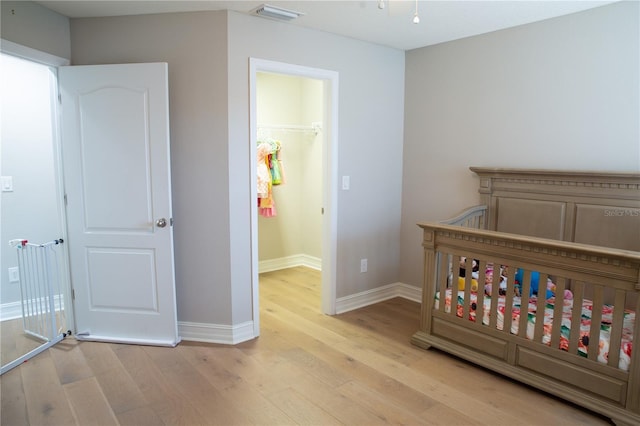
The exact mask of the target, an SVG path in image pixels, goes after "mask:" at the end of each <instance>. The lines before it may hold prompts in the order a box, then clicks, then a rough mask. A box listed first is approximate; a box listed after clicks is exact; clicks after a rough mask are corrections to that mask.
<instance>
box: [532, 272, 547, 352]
mask: <svg viewBox="0 0 640 426" xmlns="http://www.w3.org/2000/svg"><path fill="white" fill-rule="evenodd" d="M545 277H546V275H545ZM545 279H546V278H545ZM546 307H547V302H546V300H544V298H540V295H538V298H537V300H536V326H535V329H534V332H533V340H534V341H535V342H538V343H540V342H542V338H543V336H544V311H545V308H546Z"/></svg>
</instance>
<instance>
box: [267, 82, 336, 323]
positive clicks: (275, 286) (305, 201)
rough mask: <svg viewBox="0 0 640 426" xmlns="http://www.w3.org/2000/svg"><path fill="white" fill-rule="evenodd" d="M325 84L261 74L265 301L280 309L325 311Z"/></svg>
mask: <svg viewBox="0 0 640 426" xmlns="http://www.w3.org/2000/svg"><path fill="white" fill-rule="evenodd" d="M322 87H323V81H322V80H318V79H311V78H306V77H300V76H291V75H283V74H274V73H265V72H259V73H258V74H257V75H256V105H257V110H256V118H257V122H258V136H257V159H256V161H257V162H258V165H257V168H258V171H257V173H258V203H259V204H258V269H259V274H260V278H259V281H260V293H261V295H262V300H263V302H264V301H265V300H270V301H276V300H277V301H278V302H277V303H279V304H280V306H286V307H288V308H295V306H291V305H300V306H303V305H304V306H305V307H306V308H307V309H310V310H312V311H319V310H320V308H321V292H320V290H321V281H322V280H321V273H322V272H321V271H322V186H323V170H322V149H323V145H324V142H323V138H324V132H323V129H322V123H323V122H324V118H323V113H324V106H323V103H324V99H323V90H322Z"/></svg>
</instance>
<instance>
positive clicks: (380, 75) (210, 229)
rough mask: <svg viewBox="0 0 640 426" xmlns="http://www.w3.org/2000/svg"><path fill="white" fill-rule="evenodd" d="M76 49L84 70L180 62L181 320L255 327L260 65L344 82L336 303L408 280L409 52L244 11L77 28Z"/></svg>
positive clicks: (172, 76)
mask: <svg viewBox="0 0 640 426" xmlns="http://www.w3.org/2000/svg"><path fill="white" fill-rule="evenodd" d="M227 18H228V19H227ZM71 40H72V63H73V64H100V63H119V62H151V61H166V62H168V63H169V86H170V87H169V93H170V108H171V111H170V112H171V143H172V149H171V155H172V169H173V170H172V173H173V203H174V217H175V220H176V223H175V227H174V235H175V246H176V281H177V299H178V319H179V320H180V321H189V322H198V323H212V324H239V323H243V322H246V321H250V320H251V319H252V305H251V274H250V268H249V267H248V266H249V264H250V253H251V238H250V204H249V203H251V202H253V200H251V198H250V185H252V184H253V183H252V182H250V179H249V177H250V174H249V172H250V169H249V167H250V156H249V155H250V152H249V143H250V142H249V136H250V135H249V92H248V91H249V84H248V82H249V66H248V65H249V58H250V57H257V58H261V59H270V60H277V61H281V62H287V63H294V64H301V65H305V66H311V67H317V68H323V69H330V70H335V71H338V72H339V73H340V100H339V101H340V106H339V112H340V117H339V119H340V127H339V136H340V141H339V168H340V170H339V174H340V175H343V174H348V175H350V176H351V182H352V188H351V190H350V191H348V192H340V194H339V198H338V208H339V211H338V227H339V229H338V259H339V261H338V264H337V271H338V282H337V294H338V297H340V296H344V295H348V294H352V293H356V292H360V291H364V290H367V289H371V288H375V287H378V286H380V285H385V284H389V283H390V282H394V281H396V280H397V276H398V263H399V259H398V253H399V238H398V235H399V231H400V188H401V179H402V125H403V122H402V120H403V119H402V117H403V104H404V99H403V98H404V93H403V87H404V52H402V51H398V50H395V49H389V48H385V47H380V46H376V45H372V44H368V43H363V42H360V41H356V40H352V39H347V38H344V37H338V36H334V35H331V34H327V33H324V32H320V31H312V30H307V29H304V28H299V27H295V26H292V25H286V24H281V23H278V22H273V21H269V20H266V19H262V18H257V17H250V16H246V15H242V14H238V13H234V12H230V13H228V15H227V13H226V12H206V13H179V14H164V15H143V16H129V17H113V18H95V19H74V20H72V23H71ZM356 56H357V57H358V61H354V60H353V58H354V57H356ZM381 159H383V160H384V177H383V178H382V179H381V178H380V170H379V169H377V168H376V164H377V163H378V162H380V160H381ZM363 257H367V258H368V259H369V272H368V273H367V274H360V272H359V265H360V258H363Z"/></svg>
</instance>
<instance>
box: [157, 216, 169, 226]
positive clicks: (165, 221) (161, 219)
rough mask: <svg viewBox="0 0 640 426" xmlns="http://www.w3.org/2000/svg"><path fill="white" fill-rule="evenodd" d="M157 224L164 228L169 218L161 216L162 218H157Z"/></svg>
mask: <svg viewBox="0 0 640 426" xmlns="http://www.w3.org/2000/svg"><path fill="white" fill-rule="evenodd" d="M156 226H157V227H158V228H164V227H165V226H167V219H165V218H164V217H163V218H160V219H158V220H156Z"/></svg>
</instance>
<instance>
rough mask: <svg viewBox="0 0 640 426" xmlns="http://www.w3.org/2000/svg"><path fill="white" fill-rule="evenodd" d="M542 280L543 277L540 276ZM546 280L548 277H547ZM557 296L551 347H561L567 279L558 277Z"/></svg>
mask: <svg viewBox="0 0 640 426" xmlns="http://www.w3.org/2000/svg"><path fill="white" fill-rule="evenodd" d="M540 280H541V282H542V277H541V278H540ZM545 282H546V277H545ZM555 284H556V296H555V300H554V302H553V325H552V328H551V347H552V348H559V347H560V334H561V332H562V309H563V308H564V289H565V280H564V278H562V277H558V278H556V283H555Z"/></svg>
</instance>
